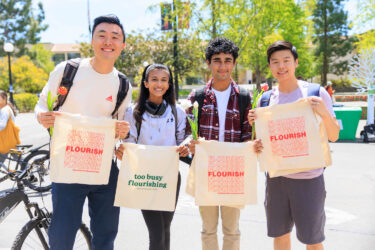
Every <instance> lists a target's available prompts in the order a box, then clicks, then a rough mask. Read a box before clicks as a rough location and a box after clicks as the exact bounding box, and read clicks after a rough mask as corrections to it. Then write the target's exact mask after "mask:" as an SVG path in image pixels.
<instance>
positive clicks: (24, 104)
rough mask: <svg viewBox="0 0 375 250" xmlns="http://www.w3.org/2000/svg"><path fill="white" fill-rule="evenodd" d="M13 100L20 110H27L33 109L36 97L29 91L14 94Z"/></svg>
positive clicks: (36, 100)
mask: <svg viewBox="0 0 375 250" xmlns="http://www.w3.org/2000/svg"><path fill="white" fill-rule="evenodd" d="M14 102H15V103H16V106H17V108H18V109H19V111H20V112H28V111H32V110H34V107H35V105H36V103H37V102H38V97H37V96H36V95H35V94H30V93H22V94H15V95H14Z"/></svg>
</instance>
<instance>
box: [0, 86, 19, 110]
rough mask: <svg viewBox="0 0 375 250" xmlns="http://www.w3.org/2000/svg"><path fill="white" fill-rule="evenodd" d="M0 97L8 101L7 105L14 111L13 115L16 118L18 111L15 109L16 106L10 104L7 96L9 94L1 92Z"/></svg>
mask: <svg viewBox="0 0 375 250" xmlns="http://www.w3.org/2000/svg"><path fill="white" fill-rule="evenodd" d="M0 96H1V97H2V98H3V99H5V101H6V104H7V105H8V106H9V107H10V108H11V109H12V111H13V115H14V116H16V115H17V112H16V109H15V108H14V106H13V105H12V104H11V103H10V102H8V95H7V92H5V91H4V90H0Z"/></svg>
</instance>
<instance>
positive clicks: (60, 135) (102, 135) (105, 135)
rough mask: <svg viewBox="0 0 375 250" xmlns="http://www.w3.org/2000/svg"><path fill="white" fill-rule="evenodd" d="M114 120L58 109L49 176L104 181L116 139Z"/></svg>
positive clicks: (57, 179) (59, 179)
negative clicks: (59, 113) (60, 112)
mask: <svg viewBox="0 0 375 250" xmlns="http://www.w3.org/2000/svg"><path fill="white" fill-rule="evenodd" d="M115 128H116V121H115V120H112V119H107V118H93V117H86V116H81V115H72V114H68V113H62V114H61V115H59V116H57V117H56V120H55V125H54V133H53V136H52V142H51V143H52V146H51V180H52V181H53V182H57V183H78V184H90V185H105V184H108V180H109V174H110V170H111V165H112V157H113V152H114V147H115V143H116V139H115Z"/></svg>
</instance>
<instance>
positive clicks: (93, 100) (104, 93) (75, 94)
mask: <svg viewBox="0 0 375 250" xmlns="http://www.w3.org/2000/svg"><path fill="white" fill-rule="evenodd" d="M65 65H66V62H62V63H60V64H58V65H57V66H56V68H55V69H54V70H53V71H52V72H51V74H50V76H49V80H48V82H47V84H46V86H44V88H43V91H42V93H41V94H40V98H39V101H38V103H37V105H36V106H35V113H36V114H38V113H39V112H46V111H48V108H47V96H48V91H51V95H52V98H54V97H55V96H56V95H57V92H58V88H59V86H60V82H61V79H62V75H63V72H64V69H65ZM119 85H120V79H119V77H118V71H117V70H116V69H115V68H113V70H112V72H110V73H108V74H100V73H98V72H96V71H95V70H94V69H93V67H92V66H91V64H90V59H89V58H86V59H82V60H81V63H80V65H79V68H78V71H77V73H76V75H75V77H74V80H73V85H72V87H71V88H70V91H69V94H68V96H67V98H66V100H65V103H64V105H62V106H61V107H60V108H59V111H62V112H69V113H73V114H81V115H85V116H91V117H106V118H111V114H112V112H113V110H114V109H115V106H116V100H117V93H118V90H119ZM131 93H132V89H131V86H129V90H128V93H127V95H126V98H125V100H124V101H123V102H122V104H121V105H120V107H119V110H118V120H123V118H124V113H125V110H126V108H127V106H128V105H129V103H130V101H131Z"/></svg>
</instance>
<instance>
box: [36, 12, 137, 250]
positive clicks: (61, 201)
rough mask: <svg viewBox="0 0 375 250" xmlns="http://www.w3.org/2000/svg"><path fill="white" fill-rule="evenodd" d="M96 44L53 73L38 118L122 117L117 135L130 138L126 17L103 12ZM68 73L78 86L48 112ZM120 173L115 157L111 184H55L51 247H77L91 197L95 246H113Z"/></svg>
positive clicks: (94, 37) (49, 121) (94, 39)
mask: <svg viewBox="0 0 375 250" xmlns="http://www.w3.org/2000/svg"><path fill="white" fill-rule="evenodd" d="M91 45H92V48H93V50H94V57H92V58H87V59H82V60H78V61H77V60H75V63H74V65H76V66H75V67H73V66H70V65H72V64H71V63H72V62H71V61H69V62H63V63H61V64H59V65H57V66H56V68H55V70H54V71H53V72H51V74H50V77H49V80H48V83H47V84H46V86H45V87H44V88H43V91H42V93H41V95H40V99H39V102H38V104H37V105H36V107H35V113H36V115H37V119H38V121H39V123H41V124H42V125H43V126H44V127H45V128H50V127H51V126H53V124H54V122H55V116H56V115H59V112H69V113H74V114H81V115H85V116H91V117H106V118H114V119H117V120H118V121H117V123H116V136H117V137H118V138H121V139H122V138H125V137H126V135H127V133H128V131H129V124H128V123H127V122H125V121H123V119H124V113H125V109H126V108H127V106H128V104H129V102H130V100H131V86H130V84H129V82H128V80H127V78H126V77H125V76H124V75H123V74H121V73H120V72H118V71H117V70H116V69H115V68H114V63H115V61H116V59H117V58H118V56H119V55H120V53H121V51H122V50H123V49H124V48H125V34H124V30H123V26H122V24H121V23H120V20H119V19H118V18H117V17H116V16H113V15H109V16H100V17H97V18H96V19H95V20H94V28H93V35H92V42H91ZM77 64H78V66H77ZM72 70H75V71H76V74H75V75H72V74H71V71H72ZM69 72H70V73H69ZM63 76H64V80H65V79H70V82H71V83H72V86H71V88H70V90H69V91H68V93H67V95H66V96H65V97H66V99H65V101H60V100H59V101H58V102H57V104H55V108H54V110H56V111H59V112H55V111H48V108H47V96H48V92H49V91H51V93H52V97H54V96H56V94H57V90H58V88H59V86H60V85H63V82H62V79H63ZM67 76H68V77H67ZM64 86H65V85H64ZM68 89H69V87H68ZM126 90H127V91H126ZM60 97H61V96H60ZM86 151H87V150H86ZM90 152H91V151H90ZM117 176H118V168H117V166H116V163H115V162H114V161H113V162H112V168H111V174H110V178H109V182H108V184H107V185H83V184H65V183H52V203H53V216H52V222H51V226H50V228H49V243H50V248H51V249H61V250H68V249H72V248H73V244H74V240H75V235H76V232H77V230H78V228H79V226H80V225H81V221H82V210H83V204H84V202H85V199H86V197H87V198H88V205H89V215H90V218H91V223H90V229H91V232H92V234H93V238H92V245H93V249H101V250H102V249H104V250H106V249H113V243H114V240H115V237H116V234H117V229H118V220H119V208H118V207H114V206H113V202H114V197H115V191H116V184H117Z"/></svg>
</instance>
